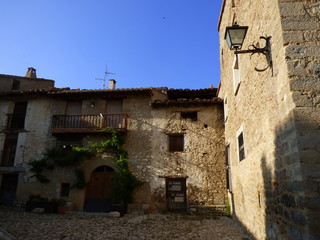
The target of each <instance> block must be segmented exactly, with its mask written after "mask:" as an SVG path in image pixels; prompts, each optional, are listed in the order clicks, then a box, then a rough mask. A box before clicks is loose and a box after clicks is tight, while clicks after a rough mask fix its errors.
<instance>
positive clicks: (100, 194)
mask: <svg viewBox="0 0 320 240" xmlns="http://www.w3.org/2000/svg"><path fill="white" fill-rule="evenodd" d="M113 176H114V172H94V173H93V174H92V176H91V179H90V182H89V184H88V186H87V194H86V197H87V198H98V199H102V198H111V191H112V178H113Z"/></svg>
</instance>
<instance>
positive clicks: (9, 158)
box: [0, 133, 18, 167]
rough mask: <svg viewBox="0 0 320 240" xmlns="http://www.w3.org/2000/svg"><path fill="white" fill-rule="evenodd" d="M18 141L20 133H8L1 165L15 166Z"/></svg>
mask: <svg viewBox="0 0 320 240" xmlns="http://www.w3.org/2000/svg"><path fill="white" fill-rule="evenodd" d="M17 142H18V134H16V133H14V134H8V135H7V136H6V139H5V142H4V147H3V154H2V160H1V164H0V166H1V167H13V166H14V160H15V156H16V149H17Z"/></svg>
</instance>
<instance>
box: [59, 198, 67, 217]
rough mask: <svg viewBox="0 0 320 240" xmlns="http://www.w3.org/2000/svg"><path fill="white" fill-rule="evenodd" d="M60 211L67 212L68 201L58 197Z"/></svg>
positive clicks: (60, 212) (61, 212)
mask: <svg viewBox="0 0 320 240" xmlns="http://www.w3.org/2000/svg"><path fill="white" fill-rule="evenodd" d="M57 202H58V208H57V210H58V213H59V214H65V213H66V211H67V207H66V201H65V200H64V199H58V200H57Z"/></svg>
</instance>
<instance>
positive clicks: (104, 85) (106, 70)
mask: <svg viewBox="0 0 320 240" xmlns="http://www.w3.org/2000/svg"><path fill="white" fill-rule="evenodd" d="M110 74H111V75H115V73H112V72H109V70H108V65H107V64H106V68H105V71H104V78H95V79H96V80H100V81H103V85H102V88H103V89H105V88H106V78H107V76H108V75H110Z"/></svg>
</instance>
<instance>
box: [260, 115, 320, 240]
mask: <svg viewBox="0 0 320 240" xmlns="http://www.w3.org/2000/svg"><path fill="white" fill-rule="evenodd" d="M274 145H275V152H274V160H271V161H270V159H267V158H266V156H262V157H261V171H262V177H263V183H264V186H263V189H264V196H263V197H265V199H264V200H265V201H264V202H263V201H262V202H261V204H262V205H265V206H263V207H265V218H266V219H265V224H266V226H265V229H266V239H295V240H300V239H301V240H302V239H308V240H316V239H320V236H319V229H320V226H319V228H318V230H316V229H314V230H312V229H309V228H310V226H311V225H312V222H311V221H310V220H309V219H308V217H310V209H308V204H307V203H306V202H307V201H306V199H307V198H306V196H307V195H306V194H308V193H307V191H308V190H307V189H305V187H304V183H305V181H306V179H305V177H304V176H303V175H302V173H303V160H304V156H301V155H300V156H299V150H298V142H297V132H296V126H295V124H294V121H293V120H292V119H289V120H287V121H286V122H284V123H283V124H282V125H281V126H279V127H278V128H277V129H276V137H275V142H274ZM300 148H301V146H300ZM300 154H301V153H300ZM307 177H308V176H307ZM317 196H318V198H319V192H318V193H317ZM318 198H316V199H318ZM318 203H319V199H318ZM319 206H320V205H319ZM319 206H318V210H319ZM312 214H314V212H312ZM317 216H318V217H319V213H318V214H317ZM318 225H319V222H318Z"/></svg>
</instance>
